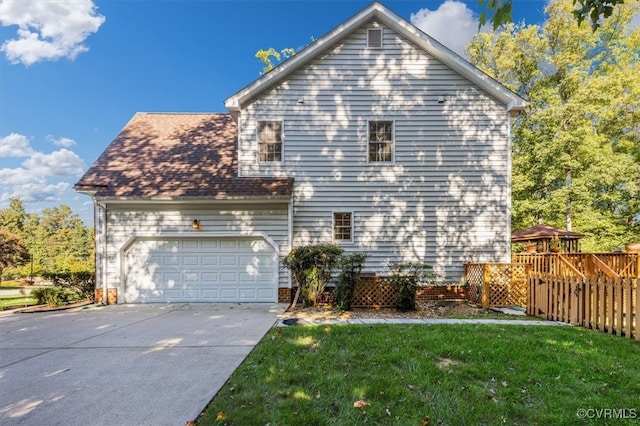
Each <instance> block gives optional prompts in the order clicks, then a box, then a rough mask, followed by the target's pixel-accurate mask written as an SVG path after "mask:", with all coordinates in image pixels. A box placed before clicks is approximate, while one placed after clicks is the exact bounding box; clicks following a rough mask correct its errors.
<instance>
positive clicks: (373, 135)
mask: <svg viewBox="0 0 640 426" xmlns="http://www.w3.org/2000/svg"><path fill="white" fill-rule="evenodd" d="M392 161H393V121H370V122H369V162H370V163H381V162H383V163H384V162H387V163H388V162H392Z"/></svg>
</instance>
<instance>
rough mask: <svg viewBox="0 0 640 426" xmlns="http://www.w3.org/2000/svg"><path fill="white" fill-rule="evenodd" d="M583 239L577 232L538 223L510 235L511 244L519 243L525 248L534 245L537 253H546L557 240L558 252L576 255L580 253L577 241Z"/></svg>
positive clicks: (582, 235)
mask: <svg viewBox="0 0 640 426" xmlns="http://www.w3.org/2000/svg"><path fill="white" fill-rule="evenodd" d="M582 237H584V234H581V233H579V232H572V231H567V230H566V229H559V228H554V227H553V226H549V225H544V224H542V223H539V224H537V225H535V226H532V227H530V228H527V229H523V230H521V231H518V232H515V233H513V234H511V243H521V244H523V245H524V246H525V247H526V246H530V245H534V244H535V246H536V251H537V252H538V253H547V252H550V251H551V248H552V247H553V244H552V241H553V240H554V239H556V238H557V239H558V240H559V242H560V246H559V248H560V251H562V252H564V253H578V252H579V251H580V249H579V246H578V240H580V238H582Z"/></svg>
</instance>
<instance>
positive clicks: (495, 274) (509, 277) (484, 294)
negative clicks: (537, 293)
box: [464, 263, 531, 309]
mask: <svg viewBox="0 0 640 426" xmlns="http://www.w3.org/2000/svg"><path fill="white" fill-rule="evenodd" d="M530 268H531V266H530V265H527V264H514V263H466V264H465V265H464V276H465V282H466V283H467V286H468V289H467V297H468V298H469V300H471V301H472V302H473V303H477V304H482V308H483V309H487V308H488V307H489V306H526V305H527V275H528V273H529V269H530Z"/></svg>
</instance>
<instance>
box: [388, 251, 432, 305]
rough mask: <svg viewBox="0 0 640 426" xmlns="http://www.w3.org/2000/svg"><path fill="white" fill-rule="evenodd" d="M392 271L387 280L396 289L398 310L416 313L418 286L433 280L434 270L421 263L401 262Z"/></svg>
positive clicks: (392, 267) (394, 265) (393, 266)
mask: <svg viewBox="0 0 640 426" xmlns="http://www.w3.org/2000/svg"><path fill="white" fill-rule="evenodd" d="M390 269H391V274H390V275H389V276H388V277H386V278H385V280H386V281H387V282H389V283H390V284H391V285H393V286H394V287H395V290H396V309H398V310H399V311H401V312H406V311H414V310H415V309H416V292H417V291H418V285H419V284H420V283H421V282H425V281H429V280H431V279H432V278H433V272H432V269H433V268H432V267H431V265H427V264H425V263H420V262H399V263H395V264H393V265H392V266H391V268H390Z"/></svg>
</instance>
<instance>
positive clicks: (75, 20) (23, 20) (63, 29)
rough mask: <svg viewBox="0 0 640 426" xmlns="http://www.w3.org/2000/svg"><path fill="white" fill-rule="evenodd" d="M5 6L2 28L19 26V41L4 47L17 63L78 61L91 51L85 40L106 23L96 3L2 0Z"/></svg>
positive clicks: (7, 55) (87, 0) (71, 0)
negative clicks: (61, 60)
mask: <svg viewBox="0 0 640 426" xmlns="http://www.w3.org/2000/svg"><path fill="white" fill-rule="evenodd" d="M1 4H2V14H0V25H2V26H5V27H8V26H11V25H17V26H18V30H17V35H18V38H15V39H11V40H6V41H5V42H4V43H3V44H2V47H0V50H1V51H2V52H4V54H5V55H6V57H7V59H8V60H9V61H10V62H11V63H13V64H17V63H22V64H24V65H27V66H28V65H32V64H34V63H36V62H39V61H45V60H49V61H55V60H58V59H60V58H69V59H75V57H76V56H78V55H79V54H80V53H82V52H86V51H87V50H89V48H88V47H87V46H85V45H84V44H83V43H84V41H85V40H86V39H87V38H88V37H89V36H90V35H91V34H93V33H95V32H97V31H98V28H100V25H102V24H103V23H104V21H105V17H104V16H102V15H100V14H98V13H97V8H96V5H95V4H94V3H93V1H92V0H56V1H51V0H2V1H1Z"/></svg>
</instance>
